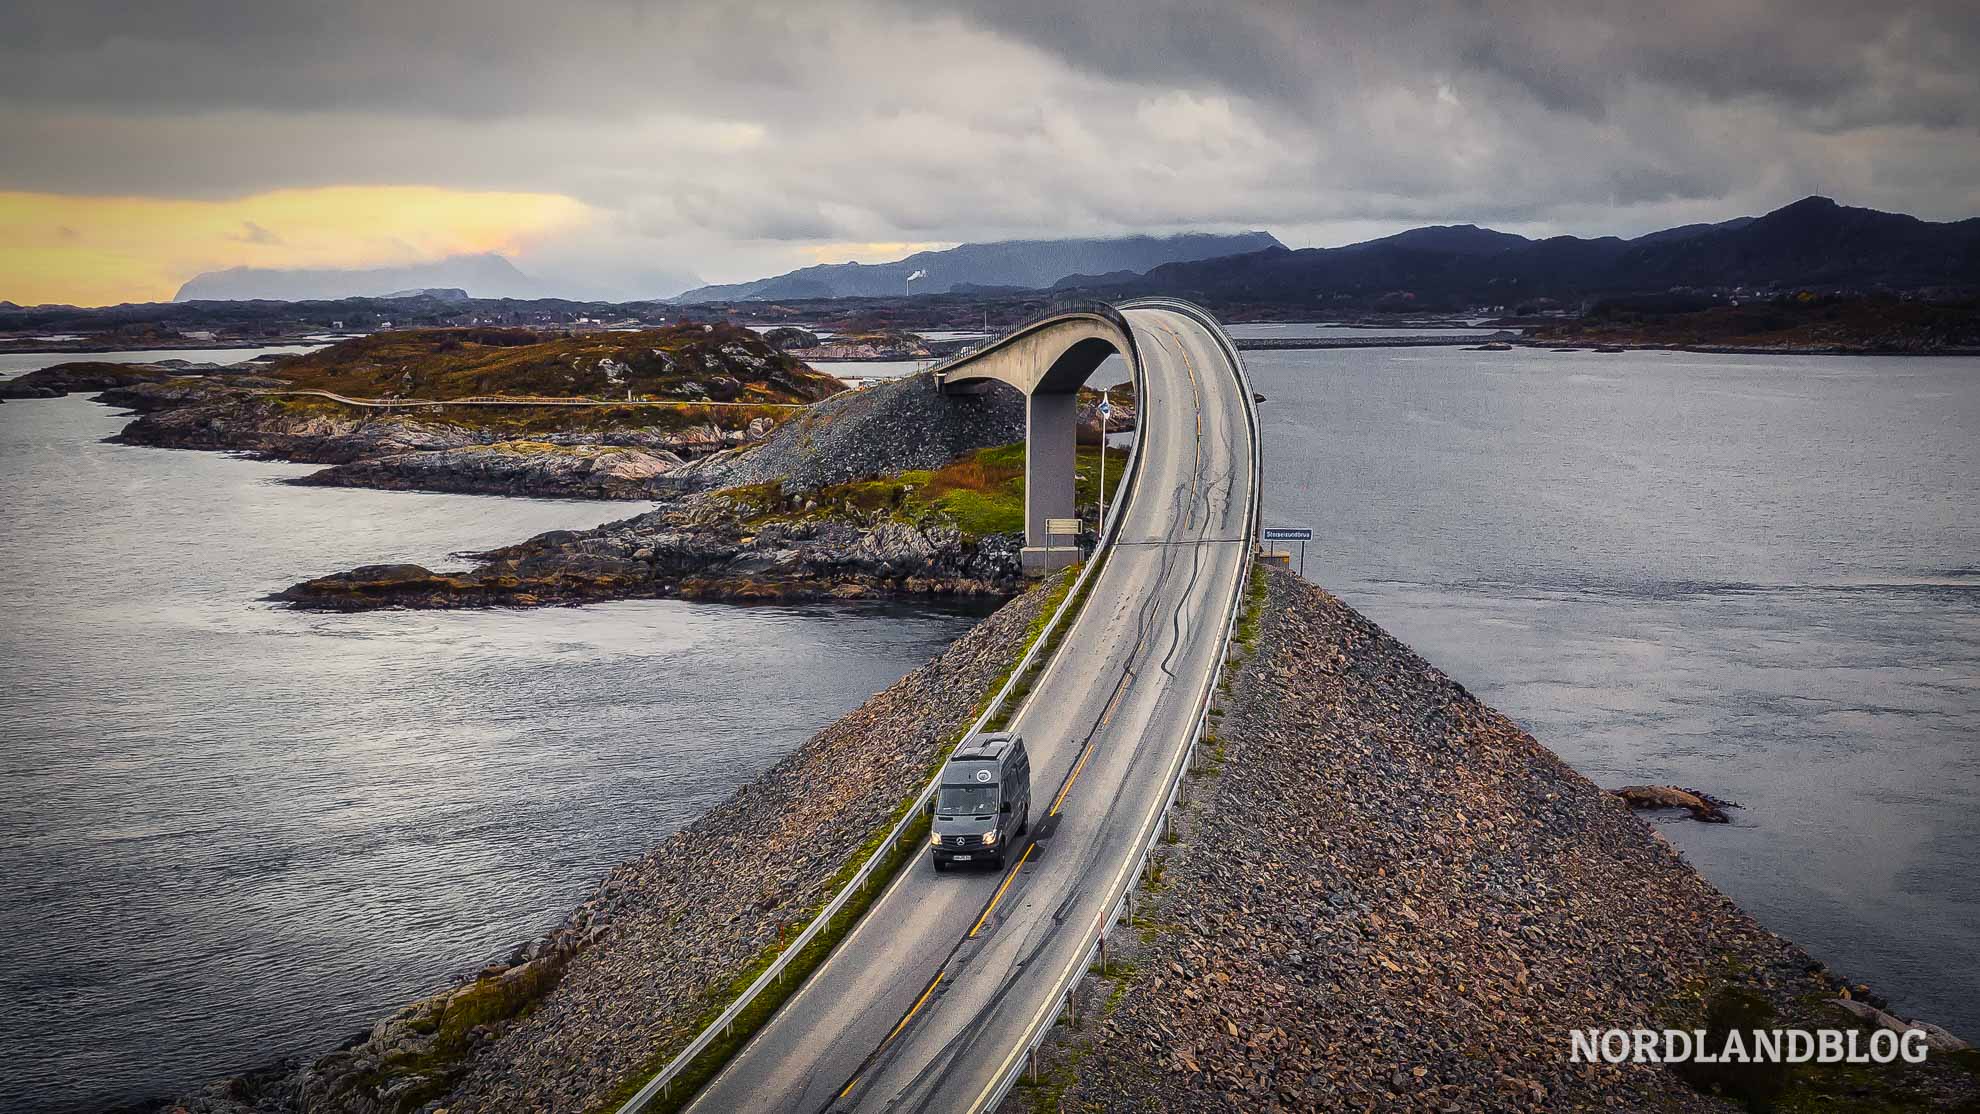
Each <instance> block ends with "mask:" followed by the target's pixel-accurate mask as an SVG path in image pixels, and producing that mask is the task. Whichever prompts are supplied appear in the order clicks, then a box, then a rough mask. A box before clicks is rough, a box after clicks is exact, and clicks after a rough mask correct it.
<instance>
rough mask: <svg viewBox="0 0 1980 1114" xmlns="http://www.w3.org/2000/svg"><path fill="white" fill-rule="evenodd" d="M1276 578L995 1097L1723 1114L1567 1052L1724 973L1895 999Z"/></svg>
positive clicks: (1943, 1091) (1855, 1002)
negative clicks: (1150, 839) (1203, 738)
mask: <svg viewBox="0 0 1980 1114" xmlns="http://www.w3.org/2000/svg"><path fill="white" fill-rule="evenodd" d="M1266 580H1267V588H1266V599H1265V601H1264V605H1263V614H1262V617H1261V620H1260V622H1259V624H1258V635H1257V637H1256V639H1255V641H1254V642H1253V643H1252V644H1251V645H1250V647H1249V648H1248V649H1247V650H1245V651H1244V652H1245V656H1244V658H1243V661H1242V664H1241V665H1240V666H1239V667H1238V668H1237V669H1236V670H1235V674H1234V676H1233V677H1232V679H1231V683H1230V685H1229V687H1228V688H1227V690H1226V691H1225V694H1224V695H1223V696H1222V697H1221V700H1220V707H1221V709H1222V713H1223V714H1222V716H1221V718H1220V722H1218V725H1217V726H1216V728H1215V740H1214V745H1213V747H1212V748H1211V758H1210V760H1209V761H1208V762H1207V763H1206V764H1205V766H1204V767H1202V768H1201V769H1199V770H1198V771H1196V772H1195V774H1194V776H1192V778H1191V779H1190V781H1189V782H1188V783H1187V788H1186V793H1185V796H1186V800H1187V802H1188V804H1187V807H1186V808H1185V809H1184V810H1183V812H1182V817H1181V819H1180V820H1179V822H1178V825H1177V832H1178V841H1177V842H1176V843H1175V844H1174V845H1173V846H1170V847H1166V848H1164V849H1163V850H1162V852H1161V862H1160V866H1159V867H1158V876H1159V883H1158V885H1157V886H1156V887H1155V891H1156V892H1155V893H1154V894H1152V895H1151V896H1152V900H1149V901H1147V902H1145V903H1144V904H1142V905H1141V907H1140V909H1139V911H1138V912H1137V915H1136V917H1135V919H1134V923H1133V925H1132V926H1131V930H1130V928H1125V927H1124V928H1123V929H1121V930H1119V931H1118V932H1117V935H1116V940H1117V944H1116V949H1115V950H1114V952H1113V954H1114V955H1115V956H1117V957H1118V962H1119V964H1120V966H1119V967H1118V968H1116V969H1115V971H1114V972H1113V973H1112V974H1111V975H1110V976H1109V977H1106V978H1103V979H1089V980H1087V985H1086V986H1085V987H1084V989H1083V991H1082V1005H1081V1011H1082V1016H1084V1017H1085V1018H1086V1019H1087V1020H1086V1022H1085V1024H1084V1025H1083V1026H1082V1027H1079V1028H1076V1029H1061V1030H1059V1033H1060V1035H1059V1036H1058V1037H1056V1038H1055V1039H1054V1040H1053V1041H1052V1042H1050V1044H1049V1045H1048V1047H1049V1049H1050V1051H1049V1054H1048V1055H1047V1056H1046V1057H1045V1060H1046V1063H1045V1067H1044V1068H1043V1082H1042V1083H1041V1085H1040V1086H1039V1087H1037V1088H1030V1089H1020V1091H1018V1092H1017V1093H1016V1097H1014V1099H1013V1100H1011V1101H1008V1102H1007V1103H1006V1104H1005V1109H1006V1110H1012V1111H1015V1110H1024V1109H1029V1108H1031V1107H1032V1106H1033V1105H1034V1104H1044V1105H1046V1108H1048V1109H1049V1108H1054V1107H1052V1106H1050V1105H1049V1104H1048V1103H1047V1100H1048V1099H1049V1100H1053V1101H1056V1102H1058V1103H1059V1104H1060V1105H1059V1106H1057V1107H1056V1108H1058V1109H1068V1110H1074V1109H1077V1110H1109V1111H1111V1110H1158V1109H1166V1110H1313V1109H1353V1110H1391V1109H1394V1110H1426V1111H1433V1110H1463V1111H1506V1112H1514V1111H1529V1110H1536V1109H1546V1110H1570V1109H1575V1110H1579V1109H1619V1110H1652V1109H1654V1110H1697V1111H1725V1110H1730V1109H1737V1107H1734V1106H1731V1105H1729V1104H1728V1103H1727V1102H1726V1101H1724V1100H1723V1099H1721V1098H1718V1097H1712V1096H1708V1095H1707V1094H1704V1093H1702V1092H1701V1091H1700V1090H1699V1088H1698V1087H1697V1086H1694V1085H1693V1084H1692V1083H1688V1082H1686V1081H1685V1080H1683V1079H1681V1078H1679V1076H1678V1075H1677V1074H1675V1073H1674V1072H1672V1071H1670V1070H1666V1069H1665V1068H1664V1067H1662V1066H1659V1065H1656V1064H1642V1065H1634V1064H1625V1065H1613V1066H1612V1065H1607V1064H1602V1065H1588V1064H1574V1063H1571V1062H1570V1061H1569V1032H1570V1031H1571V1030H1573V1029H1577V1028H1589V1027H1594V1028H1601V1029H1608V1028H1614V1027H1620V1028H1635V1027H1639V1026H1642V1027H1650V1028H1664V1027H1666V1026H1677V1027H1682V1028H1687V1029H1689V1028H1693V1027H1701V1028H1702V1027H1705V1025H1706V1022H1704V1021H1703V1020H1702V1015H1703V1014H1704V1012H1705V1010H1706V1007H1707V1006H1708V1005H1712V1004H1716V1003H1719V1002H1721V1001H1724V1000H1727V997H1728V996H1729V995H1730V996H1733V997H1732V999H1731V1000H1735V1001H1742V1002H1748V1003H1750V1004H1751V1008H1752V1010H1753V1011H1754V1012H1753V1017H1754V1018H1755V1019H1756V1020H1757V1019H1758V1018H1760V1017H1761V1016H1766V1017H1768V1018H1771V1019H1772V1021H1771V1024H1776V1025H1780V1026H1786V1027H1803V1028H1814V1027H1822V1026H1826V1027H1831V1028H1834V1027H1843V1028H1849V1027H1852V1026H1855V1025H1857V1024H1869V1025H1871V1026H1872V1027H1874V1025H1875V1021H1874V1019H1873V1020H1872V1021H1870V1022H1863V1021H1861V1020H1860V1019H1859V1018H1858V1017H1857V1016H1856V1015H1855V1013H1854V1012H1848V1013H1846V1012H1844V1010H1843V1009H1838V1008H1836V1007H1835V1006H1833V1005H1831V1004H1830V1003H1832V1002H1846V1003H1847V1004H1848V1006H1849V1007H1863V1006H1864V1002H1863V1001H1862V999H1865V998H1868V999H1869V1000H1870V1002H1871V1003H1873V1004H1877V1005H1881V1004H1883V1003H1881V1001H1880V1000H1877V999H1876V998H1875V996H1874V995H1871V994H1869V991H1868V988H1867V987H1861V986H1852V985H1851V984H1849V983H1847V982H1845V981H1844V980H1842V979H1840V978H1839V977H1838V976H1837V975H1836V974H1835V973H1833V972H1831V971H1829V970H1828V969H1827V968H1826V967H1824V966H1823V965H1822V964H1821V963H1819V962H1817V961H1816V960H1814V959H1812V958H1811V957H1809V956H1808V955H1807V954H1806V953H1805V952H1803V951H1802V950H1801V949H1799V948H1797V947H1796V946H1794V945H1793V944H1791V943H1789V942H1788V941H1786V940H1783V939H1781V938H1780V937H1778V936H1775V935H1773V934H1772V933H1769V932H1768V931H1767V930H1766V929H1764V928H1762V927H1761V926H1760V925H1759V924H1758V923H1757V922H1755V921H1754V920H1753V918H1752V917H1750V916H1749V915H1747V914H1746V913H1745V912H1744V911H1742V910H1741V909H1739V908H1738V907H1737V906H1736V905H1734V904H1733V903H1732V902H1731V901H1730V900H1728V899H1727V898H1726V897H1725V896H1724V895H1722V894H1720V893H1719V892H1718V891H1717V890H1715V889H1713V888H1712V886H1711V885H1710V884H1709V883H1707V882H1706V881H1705V880H1704V879H1703V878H1702V877H1700V876H1699V875H1698V874H1697V873H1696V872H1695V871H1694V870H1692V868H1691V867H1690V866H1688V865H1687V864H1686V863H1685V862H1684V861H1683V859H1682V858H1681V857H1680V856H1679V854H1678V853H1677V852H1676V850H1675V849H1673V848H1672V847H1671V846H1670V845H1669V844H1668V843H1667V842H1666V841H1665V840H1664V839H1663V838H1662V837H1661V836H1660V835H1659V834H1658V833H1657V832H1656V830H1655V829H1654V828H1652V827H1650V826H1648V825H1646V824H1645V823H1643V822H1641V821H1640V820H1638V819H1637V818H1635V817H1634V816H1633V815H1631V813H1630V811H1629V805H1628V803H1627V802H1625V801H1623V800H1621V799H1619V798H1617V797H1616V796H1614V795H1611V794H1608V793H1604V792H1603V791H1602V790H1600V789H1598V788H1597V787H1596V786H1594V785H1593V784H1591V783H1589V782H1588V781H1587V780H1586V779H1584V778H1582V777H1581V776H1580V775H1579V774H1577V773H1575V772H1574V771H1573V770H1572V769H1571V768H1569V767H1568V766H1567V764H1566V763H1564V762H1562V761H1561V760H1560V759H1559V758H1557V757H1556V756H1555V755H1554V754H1553V753H1552V752H1550V751H1548V750H1547V749H1546V748H1544V747H1542V746H1541V745H1540V744H1539V743H1538V742H1536V741H1535V740H1534V739H1533V738H1532V736H1530V735H1528V734H1526V733H1525V732H1523V731H1521V730H1520V729H1519V728H1518V727H1517V726H1516V725H1514V724H1513V723H1512V722H1511V721H1510V720H1508V719H1506V717H1504V716H1503V715H1501V714H1499V713H1498V712H1496V711H1494V710H1492V709H1491V708H1488V707H1485V706H1484V705H1482V704H1480V703H1478V702H1477V701H1476V700H1475V699H1473V698H1472V696H1471V695H1470V694H1469V693H1468V692H1466V691H1465V689H1464V688H1463V686H1461V685H1458V684H1457V683H1455V682H1453V681H1451V680H1450V679H1449V678H1447V677H1445V676H1444V675H1443V674H1441V673H1440V672H1438V671H1437V670H1436V669H1435V668H1433V667H1432V666H1430V665H1429V664H1428V663H1427V662H1425V661H1423V660H1422V659H1421V658H1419V657H1417V656H1416V655H1415V654H1414V653H1413V652H1411V651H1410V650H1409V649H1408V647H1406V646H1404V645H1403V644H1402V643H1400V642H1398V641H1396V640H1395V639H1394V638H1393V637H1391V636H1390V635H1389V634H1388V633H1387V632H1385V631H1383V630H1382V629H1381V628H1379V627H1377V626H1375V625H1374V624H1373V623H1370V622H1369V621H1368V620H1366V619H1364V618H1362V617H1361V616H1360V615H1359V614H1357V613H1356V612H1354V611H1353V610H1352V609H1350V608H1348V607H1347V606H1346V605H1345V604H1343V603H1341V602H1340V600H1338V599H1336V598H1335V597H1333V596H1332V595H1330V594H1328V593H1326V592H1324V591H1322V590H1320V589H1318V588H1316V587H1314V586H1312V585H1310V584H1308V583H1306V582H1305V581H1302V580H1300V579H1298V578H1297V577H1294V576H1293V575H1292V574H1290V573H1287V572H1284V571H1281V570H1267V574H1266ZM1633 788H1640V787H1633ZM1657 803H1660V804H1663V803H1678V804H1682V803H1683V802H1677V801H1668V802H1667V801H1659V802H1657ZM1262 833H1282V834H1284V833H1296V838H1293V837H1288V838H1283V839H1272V838H1264V839H1261V838H1260V836H1261V834H1262ZM1936 1033H1937V1035H1938V1038H1939V1039H1943V1040H1944V1041H1945V1042H1946V1043H1944V1044H1942V1047H1945V1048H1950V1047H1952V1046H1953V1045H1954V1044H1956V1043H1957V1041H1956V1040H1955V1039H1954V1038H1951V1036H1950V1034H1944V1033H1943V1031H1942V1030H1939V1031H1936ZM1866 1035H1867V1034H1866ZM1972 1057H1973V1053H1972V1052H1971V1051H1970V1050H1969V1051H1967V1052H1964V1053H1957V1054H1954V1055H1950V1056H1948V1055H1940V1056H1939V1057H1937V1058H1935V1059H1934V1060H1933V1061H1932V1062H1930V1063H1928V1064H1926V1065H1922V1066H1919V1067H1908V1066H1907V1067H1902V1068H1899V1069H1891V1070H1889V1071H1884V1072H1882V1074H1880V1075H1879V1076H1878V1077H1876V1078H1874V1079H1870V1080H1868V1081H1866V1080H1864V1079H1860V1078H1856V1077H1855V1076H1851V1077H1850V1078H1849V1079H1847V1080H1838V1079H1837V1078H1835V1077H1833V1076H1831V1075H1826V1074H1821V1073H1816V1072H1813V1071H1807V1072H1801V1073H1799V1074H1793V1075H1789V1076H1787V1077H1784V1079H1782V1080H1774V1081H1772V1083H1769V1082H1767V1081H1754V1080H1744V1081H1739V1080H1735V1081H1732V1082H1728V1083H1726V1084H1725V1086H1726V1088H1727V1093H1728V1094H1729V1095H1734V1094H1741V1095H1746V1096H1747V1097H1748V1098H1751V1097H1752V1094H1753V1093H1754V1092H1752V1091H1750V1090H1743V1089H1742V1088H1746V1087H1748V1086H1749V1085H1752V1086H1760V1087H1764V1086H1771V1085H1772V1084H1773V1083H1778V1084H1780V1087H1782V1088H1786V1091H1785V1092H1783V1091H1781V1090H1780V1089H1779V1088H1777V1089H1776V1091H1775V1093H1776V1094H1781V1093H1787V1094H1793V1095H1801V1096H1804V1097H1806V1096H1809V1095H1824V1094H1828V1093H1830V1092H1829V1091H1828V1090H1826V1089H1825V1088H1832V1087H1839V1088H1843V1089H1844V1093H1852V1092H1849V1091H1848V1088H1860V1089H1861V1090H1860V1092H1856V1093H1861V1094H1876V1095H1879V1096H1882V1098H1883V1100H1884V1101H1890V1102H1892V1103H1893V1105H1892V1106H1890V1107H1888V1108H1889V1109H1896V1108H1898V1106H1897V1105H1895V1104H1896V1103H1897V1102H1899V1101H1904V1102H1913V1101H1915V1102H1917V1103H1918V1104H1920V1106H1923V1107H1927V1108H1952V1107H1953V1106H1954V1105H1955V1104H1957V1103H1961V1102H1972V1101H1975V1100H1976V1098H1980V1074H1976V1072H1975V1067H1976V1063H1975V1061H1974V1060H1973V1059H1972ZM1880 1071H1881V1069H1880ZM1838 1074H1839V1073H1838ZM1904 1108H1906V1109H1910V1108H1912V1107H1908V1106H1907V1107H1904ZM1755 1109H1758V1107H1756V1108H1755ZM1823 1109H1829V1107H1823ZM1839 1109H1840V1108H1839ZM1849 1109H1858V1108H1857V1107H1850V1108H1849ZM1875 1109H1886V1107H1883V1106H1878V1107H1875Z"/></svg>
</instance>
